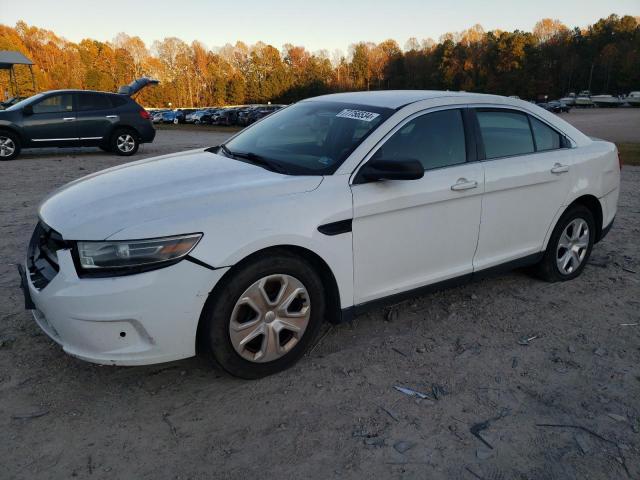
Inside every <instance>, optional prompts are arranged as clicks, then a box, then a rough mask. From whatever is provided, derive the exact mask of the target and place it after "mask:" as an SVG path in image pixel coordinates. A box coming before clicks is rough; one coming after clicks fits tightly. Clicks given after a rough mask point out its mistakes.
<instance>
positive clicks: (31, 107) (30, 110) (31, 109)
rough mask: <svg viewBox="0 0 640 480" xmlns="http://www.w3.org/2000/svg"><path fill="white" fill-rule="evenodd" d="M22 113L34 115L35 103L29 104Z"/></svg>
mask: <svg viewBox="0 0 640 480" xmlns="http://www.w3.org/2000/svg"><path fill="white" fill-rule="evenodd" d="M22 114H23V115H25V116H29V115H33V105H27V106H26V107H24V108H23V109H22Z"/></svg>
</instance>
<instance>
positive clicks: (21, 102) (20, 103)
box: [7, 93, 44, 110]
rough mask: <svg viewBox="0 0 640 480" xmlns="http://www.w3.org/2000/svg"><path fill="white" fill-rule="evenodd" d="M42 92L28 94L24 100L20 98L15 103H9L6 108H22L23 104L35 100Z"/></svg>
mask: <svg viewBox="0 0 640 480" xmlns="http://www.w3.org/2000/svg"><path fill="white" fill-rule="evenodd" d="M43 95H44V93H36V94H35V95H32V96H30V97H29V98H25V99H24V100H20V101H19V102H17V103H14V104H13V105H11V106H10V107H9V108H7V110H19V109H21V108H23V107H24V106H25V105H29V104H30V103H33V102H35V101H36V100H37V99H39V98H40V97H42V96H43Z"/></svg>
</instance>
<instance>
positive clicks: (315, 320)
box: [201, 252, 326, 379]
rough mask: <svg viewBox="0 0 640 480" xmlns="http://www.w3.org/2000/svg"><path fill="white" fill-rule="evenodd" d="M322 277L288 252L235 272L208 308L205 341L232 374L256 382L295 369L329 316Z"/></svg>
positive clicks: (205, 311) (224, 367) (203, 315)
mask: <svg viewBox="0 0 640 480" xmlns="http://www.w3.org/2000/svg"><path fill="white" fill-rule="evenodd" d="M323 291H324V290H323V286H322V281H321V280H320V277H319V276H318V274H317V273H316V272H315V270H314V268H313V267H312V266H311V265H310V264H309V263H308V262H307V261H306V260H304V259H302V258H300V257H297V256H295V255H291V254H289V253H287V252H282V253H277V254H275V255H270V256H269V257H262V258H258V259H256V260H255V261H253V262H251V263H249V264H247V265H245V266H244V267H241V268H240V269H239V270H238V271H236V272H234V273H233V274H232V276H231V277H230V278H229V279H228V281H227V282H226V283H225V286H224V289H222V290H220V291H218V292H217V293H214V294H213V295H212V296H211V297H210V298H209V300H208V301H207V304H206V305H205V308H204V311H203V314H202V319H201V321H202V322H203V327H204V328H203V340H204V342H205V344H206V347H207V349H208V350H209V351H210V353H211V355H212V356H213V358H214V360H215V361H216V362H217V363H218V364H219V365H220V366H221V367H222V368H223V369H224V370H226V371H227V372H229V373H230V374H232V375H235V376H238V377H241V378H247V379H254V378H261V377H264V376H267V375H272V374H274V373H277V372H279V371H281V370H284V369H286V368H288V367H290V366H291V365H293V364H294V363H295V362H296V361H297V360H298V359H299V358H300V357H301V356H302V355H303V354H304V353H305V351H306V350H307V349H308V348H309V346H310V345H311V342H312V341H313V339H314V338H315V337H316V335H317V333H318V331H319V329H320V327H321V324H322V321H323V319H324V316H325V308H326V306H325V305H326V302H325V297H324V294H323Z"/></svg>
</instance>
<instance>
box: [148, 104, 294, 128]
mask: <svg viewBox="0 0 640 480" xmlns="http://www.w3.org/2000/svg"><path fill="white" fill-rule="evenodd" d="M282 107H284V105H271V104H269V105H244V106H239V107H221V108H204V109H200V110H197V109H177V110H156V111H155V112H153V123H173V124H176V125H177V124H179V123H191V124H195V125H227V126H231V125H238V126H241V127H246V126H247V125H251V124H252V123H255V122H257V121H258V120H260V119H261V118H264V117H266V116H267V115H269V114H271V113H273V112H275V111H277V110H279V109H281V108H282Z"/></svg>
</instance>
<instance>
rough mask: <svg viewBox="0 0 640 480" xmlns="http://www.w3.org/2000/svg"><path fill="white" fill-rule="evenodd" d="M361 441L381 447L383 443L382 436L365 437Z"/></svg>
mask: <svg viewBox="0 0 640 480" xmlns="http://www.w3.org/2000/svg"><path fill="white" fill-rule="evenodd" d="M363 442H364V444H365V445H369V446H371V447H383V446H384V443H385V442H384V438H382V437H366V438H365V439H364V440H363Z"/></svg>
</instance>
